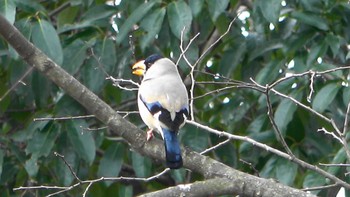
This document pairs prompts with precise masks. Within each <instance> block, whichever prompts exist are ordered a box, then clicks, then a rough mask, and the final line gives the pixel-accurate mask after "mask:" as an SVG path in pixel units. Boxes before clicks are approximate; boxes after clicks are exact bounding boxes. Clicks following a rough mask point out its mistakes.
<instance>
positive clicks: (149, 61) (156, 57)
mask: <svg viewBox="0 0 350 197" xmlns="http://www.w3.org/2000/svg"><path fill="white" fill-rule="evenodd" d="M161 58H163V56H161V55H159V54H153V55H150V56H148V57H147V58H146V59H145V62H144V64H145V65H146V70H148V69H149V68H150V67H151V66H152V65H153V63H154V62H156V61H157V60H159V59H161Z"/></svg>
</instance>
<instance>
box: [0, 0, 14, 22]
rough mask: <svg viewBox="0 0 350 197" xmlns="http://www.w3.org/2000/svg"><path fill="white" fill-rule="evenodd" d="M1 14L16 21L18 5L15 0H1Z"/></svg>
mask: <svg viewBox="0 0 350 197" xmlns="http://www.w3.org/2000/svg"><path fill="white" fill-rule="evenodd" d="M0 14H1V15H3V16H5V18H6V19H7V20H8V21H9V22H10V23H12V24H13V23H14V22H15V17H16V5H15V2H14V1H13V0H2V1H0Z"/></svg>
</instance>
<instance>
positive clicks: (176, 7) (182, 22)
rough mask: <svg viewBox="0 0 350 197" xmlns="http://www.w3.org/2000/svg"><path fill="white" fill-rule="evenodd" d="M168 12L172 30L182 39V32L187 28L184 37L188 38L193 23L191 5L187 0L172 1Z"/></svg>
mask: <svg viewBox="0 0 350 197" xmlns="http://www.w3.org/2000/svg"><path fill="white" fill-rule="evenodd" d="M167 12H168V21H169V25H170V29H171V32H172V33H173V34H174V35H175V36H176V37H177V38H178V39H180V38H181V32H182V31H183V30H184V28H186V29H185V31H184V39H185V40H186V39H187V36H188V35H187V34H188V33H189V32H190V27H191V23H192V13H191V9H190V7H189V6H188V5H187V4H186V2H185V1H183V0H179V1H175V2H171V3H170V4H169V5H168V7H167Z"/></svg>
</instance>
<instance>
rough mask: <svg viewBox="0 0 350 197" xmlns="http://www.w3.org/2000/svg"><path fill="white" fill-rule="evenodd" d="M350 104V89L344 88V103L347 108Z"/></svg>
mask: <svg viewBox="0 0 350 197" xmlns="http://www.w3.org/2000/svg"><path fill="white" fill-rule="evenodd" d="M349 102H350V87H343V103H344V105H345V106H347V105H348V104H349Z"/></svg>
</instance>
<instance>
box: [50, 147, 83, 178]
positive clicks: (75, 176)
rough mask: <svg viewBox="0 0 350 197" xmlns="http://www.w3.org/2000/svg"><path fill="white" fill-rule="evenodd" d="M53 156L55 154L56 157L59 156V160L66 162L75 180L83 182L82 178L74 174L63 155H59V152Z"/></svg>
mask: <svg viewBox="0 0 350 197" xmlns="http://www.w3.org/2000/svg"><path fill="white" fill-rule="evenodd" d="M53 154H54V155H55V156H58V157H59V158H61V159H62V161H63V162H64V164H66V166H67V167H68V168H69V171H70V172H71V173H72V175H73V176H74V178H75V179H76V180H77V181H79V182H82V181H81V180H80V178H79V177H78V176H77V174H76V173H75V172H74V170H73V168H72V166H71V165H70V164H69V163H68V162H67V161H66V159H65V158H64V156H63V155H61V154H59V153H57V152H54V153H53Z"/></svg>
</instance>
